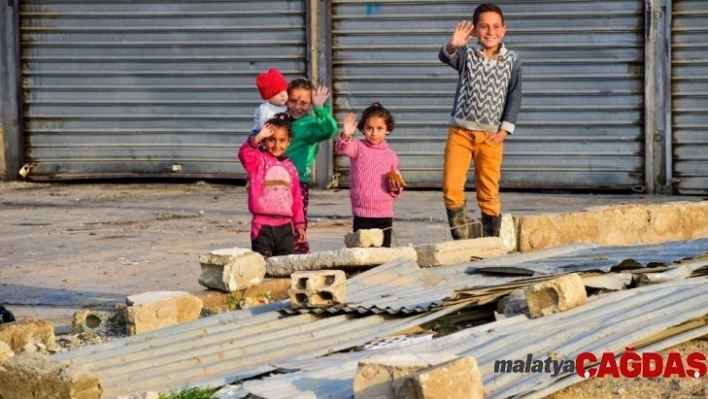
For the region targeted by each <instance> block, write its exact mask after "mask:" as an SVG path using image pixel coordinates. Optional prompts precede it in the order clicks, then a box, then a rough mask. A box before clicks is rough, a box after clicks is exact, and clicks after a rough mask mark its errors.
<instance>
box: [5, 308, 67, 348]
mask: <svg viewBox="0 0 708 399" xmlns="http://www.w3.org/2000/svg"><path fill="white" fill-rule="evenodd" d="M0 341H4V342H5V343H6V344H8V345H9V346H10V349H12V350H13V351H14V352H15V353H22V352H24V348H25V347H26V346H27V344H32V345H34V344H42V345H44V346H45V347H46V348H50V349H54V348H56V347H57V343H56V337H55V336H54V326H53V325H52V323H50V322H47V321H44V320H39V319H35V318H33V317H30V318H27V319H24V320H19V321H14V322H12V323H3V324H0Z"/></svg>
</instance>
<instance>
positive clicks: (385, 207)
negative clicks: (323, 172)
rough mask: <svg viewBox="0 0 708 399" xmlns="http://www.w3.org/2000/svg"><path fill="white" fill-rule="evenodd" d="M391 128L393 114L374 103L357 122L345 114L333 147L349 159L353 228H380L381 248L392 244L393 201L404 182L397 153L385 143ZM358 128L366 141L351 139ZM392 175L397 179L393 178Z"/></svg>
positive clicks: (352, 115)
mask: <svg viewBox="0 0 708 399" xmlns="http://www.w3.org/2000/svg"><path fill="white" fill-rule="evenodd" d="M393 127H394V120H393V115H391V113H390V112H389V111H388V110H387V109H386V108H384V107H383V106H382V105H381V104H379V103H373V104H371V106H369V108H367V109H365V110H364V112H363V114H362V115H361V120H360V121H359V123H357V121H356V118H355V116H354V114H352V113H350V114H349V115H347V117H346V118H345V119H344V131H342V133H340V134H339V135H338V136H337V144H336V147H335V149H336V152H337V154H339V155H346V156H348V157H349V158H351V167H350V170H349V197H350V198H351V201H352V213H353V214H354V228H353V229H354V231H357V230H360V229H374V228H375V229H382V230H383V231H384V242H383V246H384V247H390V246H391V230H392V228H393V200H394V199H395V198H396V197H397V196H398V195H399V194H400V193H401V191H402V190H403V186H404V185H405V183H403V179H401V178H400V172H399V171H398V156H396V153H395V152H394V151H393V150H392V149H390V148H389V147H388V144H387V143H386V136H388V135H389V134H390V133H391V131H393ZM357 128H358V129H359V131H360V132H362V133H363V134H364V138H365V140H363V141H362V140H353V139H352V134H354V130H355V129H357ZM394 175H397V177H398V178H393V176H394Z"/></svg>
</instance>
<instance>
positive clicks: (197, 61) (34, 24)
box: [19, 0, 306, 180]
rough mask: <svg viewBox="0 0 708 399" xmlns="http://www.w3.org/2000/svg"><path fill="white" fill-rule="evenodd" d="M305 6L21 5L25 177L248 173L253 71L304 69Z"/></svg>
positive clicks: (242, 0) (70, 0) (67, 1)
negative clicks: (245, 151) (240, 153)
mask: <svg viewBox="0 0 708 399" xmlns="http://www.w3.org/2000/svg"><path fill="white" fill-rule="evenodd" d="M304 3H305V2H304V0H277V1H270V2H268V4H267V5H266V4H265V3H263V2H262V1H255V0H239V1H236V0H233V1H219V0H214V1H196V0H175V1H160V0H140V1H128V2H126V1H117V0H102V1H96V0H28V1H22V2H20V3H19V4H20V16H21V23H20V27H21V52H22V55H21V58H22V59H21V61H22V88H23V100H24V128H25V135H26V160H27V161H28V162H29V163H35V164H36V167H35V168H34V169H33V170H32V172H31V174H30V178H33V179H36V180H40V179H42V180H44V179H63V178H87V177H91V178H95V177H100V178H107V177H130V176H140V177H166V176H179V177H201V176H204V177H245V171H244V170H243V168H242V167H241V165H240V163H239V162H238V160H237V158H236V151H237V148H238V146H239V145H240V144H241V143H242V142H243V140H244V139H245V137H246V134H247V133H248V131H249V130H250V129H251V127H252V124H253V111H254V109H255V108H256V107H257V106H258V105H259V103H260V102H261V101H262V100H261V99H260V96H259V95H258V90H257V89H256V87H255V77H256V75H257V74H258V73H260V72H262V71H264V70H267V68H269V67H271V66H275V67H277V68H279V69H280V70H281V71H282V72H283V73H284V74H285V76H286V77H287V78H294V77H300V76H304V75H305V62H306V40H305V38H306V31H305V6H304ZM173 165H179V166H175V167H174V169H173Z"/></svg>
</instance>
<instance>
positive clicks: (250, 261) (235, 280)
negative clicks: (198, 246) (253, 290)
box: [199, 248, 266, 292]
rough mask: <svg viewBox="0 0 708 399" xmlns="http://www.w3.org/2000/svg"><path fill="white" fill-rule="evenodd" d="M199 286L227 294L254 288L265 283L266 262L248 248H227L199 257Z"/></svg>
mask: <svg viewBox="0 0 708 399" xmlns="http://www.w3.org/2000/svg"><path fill="white" fill-rule="evenodd" d="M199 264H200V265H201V268H202V274H201V275H200V276H199V284H201V285H203V286H205V287H208V288H213V289H217V290H220V291H225V292H234V291H237V290H241V289H245V288H249V287H254V286H257V285H258V284H260V283H262V282H263V277H264V276H265V272H266V269H265V260H264V259H263V256H262V255H261V254H259V253H256V252H253V251H251V250H250V249H246V248H225V249H219V250H215V251H212V252H207V253H203V254H201V255H200V256H199Z"/></svg>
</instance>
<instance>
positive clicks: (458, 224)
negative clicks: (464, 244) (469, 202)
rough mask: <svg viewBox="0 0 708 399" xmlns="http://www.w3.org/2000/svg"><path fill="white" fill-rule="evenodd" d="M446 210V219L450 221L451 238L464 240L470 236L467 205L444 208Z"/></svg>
mask: <svg viewBox="0 0 708 399" xmlns="http://www.w3.org/2000/svg"><path fill="white" fill-rule="evenodd" d="M445 210H446V211H447V221H448V222H449V223H450V227H451V229H450V234H451V235H452V239H453V240H466V239H468V238H470V231H469V226H467V206H466V205H462V206H461V207H460V208H456V209H445Z"/></svg>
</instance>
